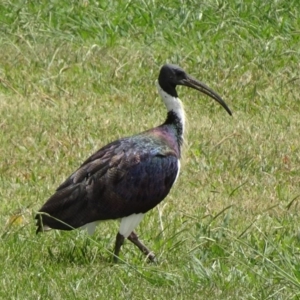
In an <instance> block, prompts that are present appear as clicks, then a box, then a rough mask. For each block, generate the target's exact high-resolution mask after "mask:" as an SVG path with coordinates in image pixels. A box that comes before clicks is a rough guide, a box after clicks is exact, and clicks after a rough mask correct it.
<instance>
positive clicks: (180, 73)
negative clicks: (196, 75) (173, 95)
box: [176, 70, 184, 78]
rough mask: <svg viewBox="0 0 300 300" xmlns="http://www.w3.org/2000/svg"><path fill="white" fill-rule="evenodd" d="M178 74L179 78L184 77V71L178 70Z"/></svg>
mask: <svg viewBox="0 0 300 300" xmlns="http://www.w3.org/2000/svg"><path fill="white" fill-rule="evenodd" d="M176 76H177V77H179V78H183V77H184V72H182V71H180V70H178V71H177V72H176Z"/></svg>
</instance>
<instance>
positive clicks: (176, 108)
mask: <svg viewBox="0 0 300 300" xmlns="http://www.w3.org/2000/svg"><path fill="white" fill-rule="evenodd" d="M156 85H157V90H158V93H159V95H160V96H161V98H162V100H163V102H164V103H165V105H166V107H167V110H168V112H169V111H173V112H174V113H175V114H176V115H177V116H178V118H179V120H180V121H181V124H182V132H184V126H185V114H184V109H183V104H182V102H181V100H180V99H179V98H176V97H172V96H171V95H169V94H168V93H166V92H165V91H164V90H163V89H162V88H161V87H160V85H159V83H158V82H157V83H156Z"/></svg>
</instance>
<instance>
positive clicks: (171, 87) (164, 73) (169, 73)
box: [158, 64, 232, 115]
mask: <svg viewBox="0 0 300 300" xmlns="http://www.w3.org/2000/svg"><path fill="white" fill-rule="evenodd" d="M158 83H159V85H160V87H161V88H162V89H163V90H164V91H165V92H166V93H168V94H169V95H171V96H172V97H176V98H177V97H178V95H177V91H176V86H177V85H184V86H187V87H190V88H193V89H195V90H198V91H200V92H202V93H204V94H206V95H208V96H209V97H211V98H213V99H214V100H216V101H217V102H218V103H220V104H221V105H222V106H223V107H224V109H225V110H226V111H227V112H228V114H229V115H232V113H231V111H230V109H229V108H228V106H227V105H226V103H225V102H224V100H223V99H222V98H221V97H220V96H219V95H218V94H217V93H216V92H214V91H213V90H212V89H211V88H209V87H208V86H206V85H205V84H204V83H202V82H200V81H199V80H197V79H195V78H193V77H192V76H190V75H189V74H187V73H186V72H185V71H184V70H183V69H182V68H180V67H179V66H176V65H172V64H166V65H164V66H163V67H162V68H161V70H160V73H159V76H158Z"/></svg>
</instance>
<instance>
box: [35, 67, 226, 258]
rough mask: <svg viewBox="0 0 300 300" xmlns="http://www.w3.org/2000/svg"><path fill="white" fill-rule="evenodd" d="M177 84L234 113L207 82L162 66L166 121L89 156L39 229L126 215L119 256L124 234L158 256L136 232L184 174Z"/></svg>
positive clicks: (44, 213)
mask: <svg viewBox="0 0 300 300" xmlns="http://www.w3.org/2000/svg"><path fill="white" fill-rule="evenodd" d="M178 84H181V85H186V86H189V87H192V88H195V89H198V90H199V91H201V92H204V93H206V94H207V95H209V96H210V97H212V98H214V99H215V100H216V101H218V102H219V103H220V104H221V105H222V106H223V107H224V108H225V109H226V110H227V112H228V113H230V114H231V112H230V110H229V108H228V107H227V106H226V104H225V103H224V101H223V100H222V99H221V97H220V96H218V95H217V94H216V93H215V92H213V91H212V90H210V89H209V88H208V87H207V86H205V85H204V84H202V83H200V82H199V81H197V80H196V79H194V78H192V77H190V76H189V75H187V74H186V73H185V72H184V71H183V70H182V69H181V68H179V67H177V66H173V65H165V66H163V67H162V69H161V71H160V75H159V80H158V89H159V93H160V95H161V97H162V99H163V101H164V102H165V104H166V106H167V109H168V115H167V119H166V121H165V122H164V123H163V124H162V125H160V126H158V127H156V128H153V129H150V130H148V131H145V132H143V133H140V134H137V135H134V136H131V137H127V138H122V139H119V140H117V141H114V142H112V143H110V144H108V145H106V146H104V147H103V148H101V149H100V150H99V151H97V152H96V153H95V154H94V155H92V156H91V157H90V158H88V159H87V160H86V161H85V162H84V163H83V164H82V165H81V166H80V167H79V168H78V169H77V171H75V172H74V173H73V174H72V175H71V176H70V177H69V178H68V179H67V180H66V181H65V182H64V183H62V184H61V185H60V186H59V187H58V189H57V190H56V192H55V193H54V195H53V196H51V197H50V198H49V199H48V200H47V202H46V203H45V204H44V205H43V206H42V208H41V209H40V210H39V213H38V214H37V215H36V219H37V232H40V231H44V230H48V229H51V228H52V229H61V230H71V229H74V228H79V227H83V226H88V229H89V231H90V232H92V231H93V230H94V229H95V224H96V223H94V222H97V221H100V220H109V219H122V221H121V226H120V230H119V233H118V234H117V238H116V246H115V259H116V258H117V256H118V255H119V251H120V248H121V245H122V244H123V241H124V238H128V239H129V240H130V241H131V242H133V243H134V244H135V245H137V246H138V247H139V248H140V250H141V251H143V252H144V253H145V254H146V255H148V257H149V259H150V260H154V258H155V256H154V255H153V253H151V252H150V250H149V249H147V248H146V247H145V246H144V245H143V244H142V243H141V242H140V241H139V239H138V237H137V235H136V234H135V233H134V231H133V230H134V228H135V227H136V226H137V225H138V223H139V222H140V221H141V219H142V217H143V214H144V213H146V212H147V211H149V210H150V209H152V208H153V207H155V206H156V205H157V204H158V203H160V202H161V201H162V200H163V199H164V198H165V197H166V196H167V195H168V193H169V191H170V189H171V187H172V185H173V183H174V182H175V180H176V178H177V176H178V173H179V168H180V163H179V159H180V155H181V153H180V151H181V145H182V140H183V132H184V112H183V108H182V105H181V101H180V100H179V99H178V98H177V97H178V96H177V92H176V89H175V88H176V85H178Z"/></svg>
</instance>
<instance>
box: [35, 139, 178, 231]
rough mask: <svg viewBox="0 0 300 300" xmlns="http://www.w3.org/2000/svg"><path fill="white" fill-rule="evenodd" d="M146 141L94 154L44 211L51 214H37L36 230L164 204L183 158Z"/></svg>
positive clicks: (120, 144)
mask: <svg viewBox="0 0 300 300" xmlns="http://www.w3.org/2000/svg"><path fill="white" fill-rule="evenodd" d="M143 142H144V141H139V140H130V139H123V140H118V141H116V142H113V143H111V144H109V145H107V146H105V147H104V148H102V149H100V150H99V151H98V152H96V153H95V154H94V155H92V156H91V157H90V158H89V159H88V160H87V161H86V162H84V163H83V164H82V166H81V167H80V168H79V169H78V170H77V171H76V172H74V173H73V174H72V175H71V176H70V177H69V178H68V179H67V180H66V181H65V182H64V183H63V184H62V185H61V186H60V187H59V188H58V189H57V191H56V193H55V194H54V195H53V196H52V197H50V198H49V199H48V201H47V202H46V203H45V204H44V206H43V207H42V208H41V209H40V212H41V213H46V214H38V215H37V216H36V218H37V219H38V222H37V226H38V229H37V231H42V230H43V226H44V227H50V228H55V229H64V230H68V229H72V228H77V227H81V226H83V225H85V224H87V223H90V222H94V221H97V220H107V219H117V218H122V217H125V216H128V215H131V214H133V213H145V212H147V211H148V210H150V209H151V208H153V207H154V206H156V205H157V204H158V203H159V202H160V201H162V200H163V199H164V198H165V197H166V195H167V194H168V193H169V191H170V188H171V187H172V185H173V183H174V181H175V178H176V176H177V173H178V159H177V156H176V153H175V152H173V151H172V150H171V149H170V148H168V147H165V146H162V145H156V144H154V145H153V144H152V147H150V146H149V143H148V145H147V146H145V145H146V144H145V143H143ZM142 145H144V147H143V146H142ZM49 215H50V216H51V217H50V216H49ZM61 221H62V222H61Z"/></svg>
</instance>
